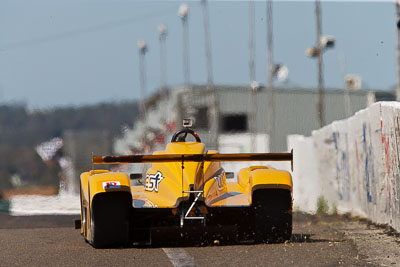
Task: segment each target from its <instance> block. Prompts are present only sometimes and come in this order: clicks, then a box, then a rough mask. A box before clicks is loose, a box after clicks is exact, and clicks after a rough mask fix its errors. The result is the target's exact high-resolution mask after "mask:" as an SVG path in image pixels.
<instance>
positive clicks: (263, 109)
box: [114, 85, 390, 154]
mask: <svg viewBox="0 0 400 267" xmlns="http://www.w3.org/2000/svg"><path fill="white" fill-rule="evenodd" d="M249 92H250V90H249V88H248V87H245V86H215V96H214V94H213V91H212V90H208V89H207V88H206V87H205V86H196V85H193V86H192V87H191V89H184V88H176V89H173V90H170V91H169V94H165V95H164V96H162V95H161V94H155V95H153V96H152V97H151V98H150V100H148V101H147V106H148V108H147V114H146V115H147V118H146V123H145V124H143V123H142V124H141V123H137V124H135V125H136V126H135V128H134V129H128V130H126V132H125V136H124V137H123V138H121V139H119V140H117V141H116V143H115V146H114V149H115V150H116V152H118V153H121V154H127V153H130V152H132V151H133V152H135V151H141V150H142V151H143V146H144V145H146V146H149V145H151V146H152V147H150V148H149V147H148V148H147V149H146V151H145V152H146V153H150V152H152V151H154V150H155V149H160V148H162V147H163V146H164V144H165V143H167V142H168V141H169V138H170V136H171V135H172V133H173V132H174V131H175V130H177V129H178V128H180V127H181V123H182V119H183V118H192V119H194V126H193V128H194V129H195V130H196V131H197V132H198V133H199V135H200V137H201V138H202V140H203V141H204V142H205V143H206V145H207V147H208V149H215V148H217V147H218V146H219V145H220V144H222V143H226V142H224V141H223V140H221V138H222V139H224V138H226V136H232V135H237V136H240V138H239V139H237V140H238V141H237V142H243V143H244V142H245V141H244V139H243V136H245V137H246V136H247V137H249V138H250V136H251V132H250V120H251V118H252V115H251V114H253V113H252V110H253V109H252V107H253V104H252V103H251V98H250V93H249ZM386 93H387V92H386ZM379 96H380V97H381V96H390V93H387V95H385V92H380V93H379ZM349 99H350V107H351V115H352V114H354V113H355V112H356V111H358V110H360V109H363V108H366V107H367V106H368V105H370V104H372V103H374V102H375V100H376V96H375V93H374V92H372V91H364V90H358V91H350V92H349ZM317 100H318V93H317V91H315V90H310V89H303V88H290V89H289V88H276V89H275V90H274V103H275V114H274V118H275V127H274V130H273V139H274V140H272V147H271V148H270V149H269V148H268V146H266V147H265V149H264V148H261V149H260V147H258V148H257V152H260V150H261V151H268V150H269V151H274V152H280V151H286V150H287V147H286V137H287V135H292V134H301V135H310V134H311V132H312V131H313V130H316V129H318V128H319V122H318V116H317ZM324 103H325V112H324V115H325V123H326V124H329V123H331V122H332V121H335V120H340V119H344V118H346V112H345V110H346V109H345V95H344V90H338V89H327V90H325V95H324ZM267 105H268V94H267V91H266V89H265V88H263V87H261V88H260V89H259V90H258V91H257V92H256V93H255V97H254V108H255V111H256V112H255V115H254V119H255V122H256V123H255V129H254V132H255V133H256V134H257V136H258V137H257V140H261V139H262V138H264V137H265V138H264V139H267V138H268V136H267V133H268V121H267V120H268V116H267V115H268V114H267V112H268V109H267ZM143 125H147V126H146V129H147V130H146V138H144V137H143V136H144V132H145V130H144V128H143ZM171 125H173V129H171ZM157 136H158V139H157V138H156V137H157ZM160 136H162V137H164V138H160ZM260 138H261V139H260ZM161 139H163V141H164V142H160V141H162V140H161ZM217 139H219V141H217ZM144 140H147V141H144ZM154 140H157V141H154ZM230 140H231V139H230ZM246 142H247V141H246ZM264 143H268V142H265V140H264V141H262V140H261V141H259V142H258V143H257V144H264ZM241 152H251V151H241Z"/></svg>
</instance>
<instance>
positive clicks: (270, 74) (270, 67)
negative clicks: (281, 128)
mask: <svg viewBox="0 0 400 267" xmlns="http://www.w3.org/2000/svg"><path fill="white" fill-rule="evenodd" d="M273 62H274V60H273V25H272V0H267V78H268V85H267V91H268V106H267V109H268V111H267V113H268V138H269V150H270V151H272V150H274V149H275V148H274V147H273V144H274V139H275V137H274V128H275V106H274V63H273Z"/></svg>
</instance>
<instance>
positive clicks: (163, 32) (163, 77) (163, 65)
mask: <svg viewBox="0 0 400 267" xmlns="http://www.w3.org/2000/svg"><path fill="white" fill-rule="evenodd" d="M157 29H158V33H159V38H158V39H159V41H160V93H161V95H162V96H164V95H165V90H166V87H167V58H166V56H167V52H166V50H167V48H166V39H167V33H168V32H167V27H166V26H165V25H164V24H159V25H158V27H157Z"/></svg>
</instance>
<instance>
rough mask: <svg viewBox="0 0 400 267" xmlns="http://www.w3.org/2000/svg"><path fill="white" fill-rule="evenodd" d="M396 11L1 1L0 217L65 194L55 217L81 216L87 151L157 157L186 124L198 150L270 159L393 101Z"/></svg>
mask: <svg viewBox="0 0 400 267" xmlns="http://www.w3.org/2000/svg"><path fill="white" fill-rule="evenodd" d="M396 12H398V6H397V5H396V4H395V3H394V2H393V1H322V0H321V1H280V0H276V1H269V0H267V1H205V0H202V1H188V2H186V3H184V2H180V1H124V0H119V1H104V0H100V1H99V0H97V1H94V0H85V1H75V0H72V1H68V2H65V1H57V0H56V1H54V0H52V1H50V0H39V1H35V2H32V1H11V0H10V1H7V0H5V1H1V3H0V159H1V161H0V192H1V194H0V199H2V200H1V203H2V204H1V205H2V206H0V207H2V208H1V209H2V210H3V211H8V210H9V209H10V205H9V200H11V199H14V203H22V204H14V212H16V213H18V212H20V213H24V212H27V211H26V210H29V209H30V210H31V211H32V210H34V209H33V208H28V207H27V206H26V205H27V204H26V203H27V201H26V200H24V201H25V202H24V201H22V202H18V200H21V199H23V197H21V195H26V194H28V195H41V196H43V195H47V196H52V197H55V198H54V199H53V200H54V201H56V202H57V201H58V202H59V201H60V199H59V198H60V197H62V194H59V193H60V192H64V193H65V195H68V196H69V197H70V196H73V197H72V202H71V203H74V205H73V206H72V207H69V208H68V207H67V208H66V209H65V212H66V213H68V212H71V213H75V212H79V202H78V201H79V200H77V192H78V191H79V188H78V186H77V181H78V179H79V174H80V173H81V172H83V171H86V170H88V169H91V168H92V165H91V155H92V153H94V154H132V153H151V152H153V151H154V150H157V149H162V148H163V147H164V146H165V144H166V143H168V141H169V140H170V137H171V135H172V134H173V133H174V132H175V131H176V130H178V129H179V128H180V127H181V121H182V119H183V118H191V119H193V120H194V129H195V130H196V131H198V133H199V135H200V137H201V138H202V140H203V141H204V142H205V143H206V145H207V147H208V148H209V149H219V150H220V151H221V152H224V153H237V152H268V151H273V152H280V151H287V150H290V148H289V147H288V144H287V140H288V136H291V135H297V134H300V135H310V134H311V133H312V131H313V130H316V129H319V128H321V127H323V126H324V125H327V124H329V123H331V122H333V121H335V120H340V119H344V118H347V117H350V116H351V115H353V114H354V113H355V112H357V111H358V110H360V109H363V108H366V107H368V106H369V105H371V104H372V103H374V102H377V101H386V100H396V95H398V94H397V93H396V90H397V89H398V88H399V86H398V77H399V75H398V68H397V64H398V58H397V55H398V53H397V50H398V23H397V21H398V13H396ZM284 167H285V166H284ZM115 168H119V169H120V170H121V169H122V170H124V171H127V172H130V171H134V170H133V169H134V168H135V166H120V167H119V166H117V167H115ZM229 168H231V169H234V170H237V169H238V168H240V165H235V166H234V165H230V166H229ZM285 168H288V167H287V166H286V167H285ZM57 197H58V198H57ZM78 198H79V197H78ZM48 200H49V198H47V199H46V201H48ZM29 201H31V203H33V202H32V198H30V200H29ZM29 201H28V202H29ZM40 201H42V202H43V201H44V200H43V199H41V198H39V199H38V202H37V203H39V202H40ZM68 201H70V199H69V198H68V200H66V202H68ZM74 201H75V202H76V203H77V205H75V202H74ZM37 203H36V204H32V205H33V206H35V207H36V206H37V205H39V204H37ZM18 205H20V206H18ZM17 206H18V207H17ZM22 206H24V207H25V208H24V209H22V208H20V207H22ZM57 210H60V208H57ZM36 212H37V213H41V212H43V211H41V210H40V209H37V210H36ZM53 212H55V211H53Z"/></svg>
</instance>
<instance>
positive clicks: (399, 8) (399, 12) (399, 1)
mask: <svg viewBox="0 0 400 267" xmlns="http://www.w3.org/2000/svg"><path fill="white" fill-rule="evenodd" d="M395 5H396V26H397V87H396V100H397V101H400V0H396V3H395Z"/></svg>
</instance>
